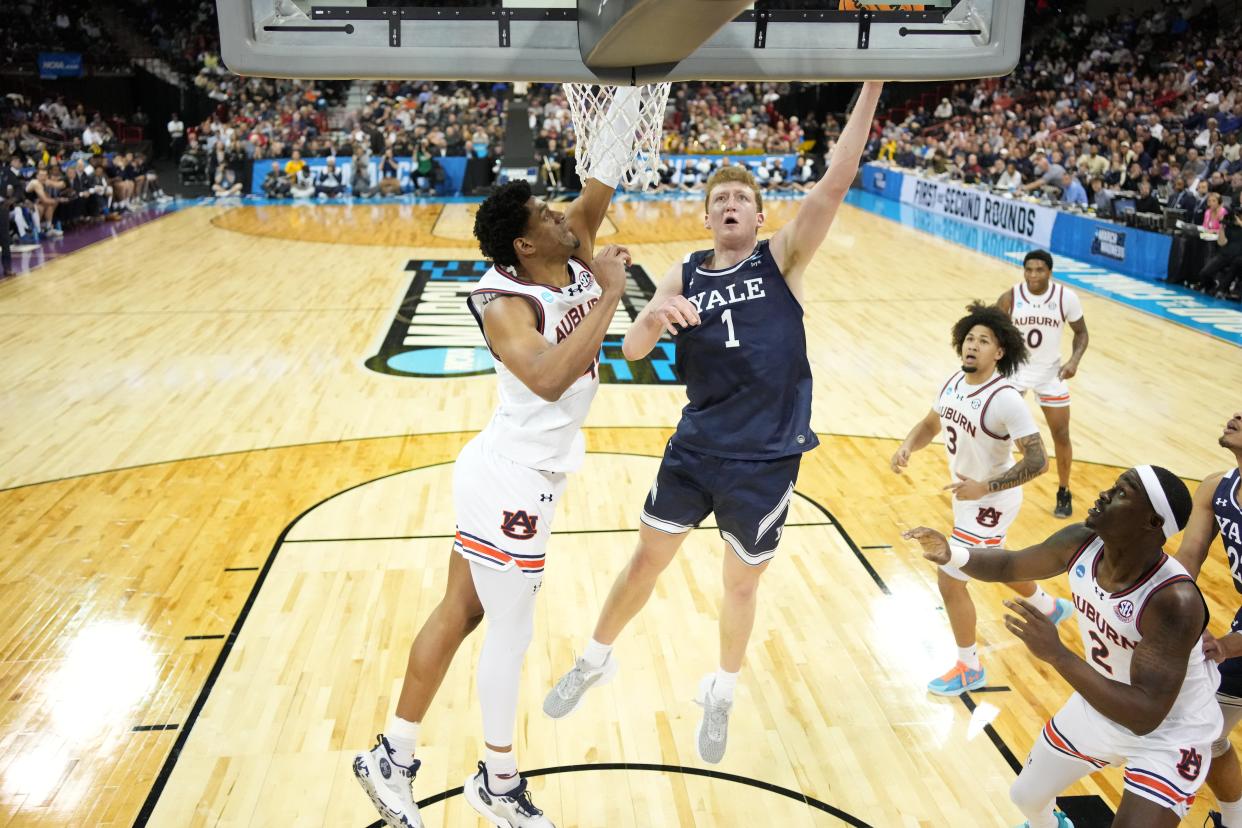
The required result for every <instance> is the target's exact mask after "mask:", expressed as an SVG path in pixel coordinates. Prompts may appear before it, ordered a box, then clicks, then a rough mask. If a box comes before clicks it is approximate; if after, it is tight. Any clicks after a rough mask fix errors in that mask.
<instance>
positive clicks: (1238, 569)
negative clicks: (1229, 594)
mask: <svg viewBox="0 0 1242 828" xmlns="http://www.w3.org/2000/svg"><path fill="white" fill-rule="evenodd" d="M1238 480H1239V474H1238V470H1237V469H1233V470H1232V471H1230V472H1229V474H1227V475H1225V476H1224V477H1222V478H1221V481H1220V483H1218V484H1216V492H1215V494H1213V495H1212V512H1213V513H1214V514H1215V515H1216V525H1217V526H1219V527H1220V539H1221V540H1222V541H1224V543H1225V554H1227V555H1228V556H1229V571H1230V572H1231V573H1233V588H1234V589H1236V590H1237V591H1238V592H1242V506H1239V505H1238V497H1239V495H1242V492H1239V491H1238Z"/></svg>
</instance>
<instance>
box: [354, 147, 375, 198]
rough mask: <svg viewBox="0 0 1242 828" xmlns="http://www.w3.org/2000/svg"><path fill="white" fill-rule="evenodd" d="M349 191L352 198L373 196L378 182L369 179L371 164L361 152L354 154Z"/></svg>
mask: <svg viewBox="0 0 1242 828" xmlns="http://www.w3.org/2000/svg"><path fill="white" fill-rule="evenodd" d="M349 192H350V195H352V196H353V197H354V198H374V197H375V195H376V194H377V193H378V192H379V184H378V183H377V182H375V181H373V180H372V179H371V165H370V164H369V163H368V162H367V159H366V157H365V156H363V155H362V154H361V153H359V154H357V155H355V156H354V160H353V165H352V175H351V176H350V179H349Z"/></svg>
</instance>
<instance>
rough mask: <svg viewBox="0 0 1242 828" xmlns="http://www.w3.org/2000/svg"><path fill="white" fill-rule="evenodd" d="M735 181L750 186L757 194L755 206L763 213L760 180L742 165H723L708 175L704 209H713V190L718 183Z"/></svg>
mask: <svg viewBox="0 0 1242 828" xmlns="http://www.w3.org/2000/svg"><path fill="white" fill-rule="evenodd" d="M734 182H736V183H739V184H745V185H746V186H747V187H750V189H751V192H753V193H754V194H755V207H756V208H757V209H758V211H759V212H760V213H762V212H763V192H762V191H761V190H760V189H759V182H757V181H755V177H754V176H753V175H751V172H750V170H748V169H746V168H745V167H743V166H740V165H734V166H730V167H721V168H720V169H718V170H716V171H715V172H714V173H712V174H711V175H710V176H708V177H707V195H705V196H704V197H703V209H704V211H708V212H710V210H711V203H712V190H713V189H714V188H715V187H716V185H718V184H732V183H734Z"/></svg>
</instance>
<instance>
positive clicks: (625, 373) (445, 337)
mask: <svg viewBox="0 0 1242 828" xmlns="http://www.w3.org/2000/svg"><path fill="white" fill-rule="evenodd" d="M487 268H488V264H487V262H484V261H479V260H472V259H452V260H431V259H413V260H411V261H409V262H407V263H406V266H405V271H404V272H406V273H409V274H410V282H409V287H408V288H406V290H405V294H404V296H403V297H402V299H401V302H400V304H399V305H398V307H397V310H396V312H395V313H394V314H393V319H392V322H391V323H390V324H389V325H388V329H387V331H386V332H385V333H384V334H383V338H382V339H381V340H380V343H379V345H378V346H377V347H376V349H375V353H374V354H372V355H371V356H369V357H368V358H367V359H366V361H365V363H364V364H365V365H366V367H367V368H370V369H371V370H372V371H375V372H377V373H380V374H388V375H390V376H397V377H417V378H421V379H426V378H444V377H472V376H477V375H479V374H491V373H495V364H494V363H493V361H492V354H491V351H490V350H488V347H487V343H486V342H484V341H483V333H482V331H480V330H479V326H478V324H477V323H476V322H475V320H474V316H473V314H471V313H470V310H469V308H468V307H467V305H466V299H467V297H468V296H469V295H470V291H471V290H472V289H473V288H474V286H475V284H476V283H477V282H478V281H479V279H481V278H482V277H483V274H484V273H486V272H487ZM572 290H573V287H572V286H571V287H570V289H569V290H567V291H566V292H567V293H568V292H570V291H572ZM654 293H655V284H654V283H653V282H652V281H651V277H649V276H648V275H647V272H646V271H645V270H644V269H643V268H642V266H640V265H637V264H635V265H632V266H631V267H630V273H629V279H628V280H627V282H626V288H625V296H624V297H623V298H622V300H621V304H619V305H618V306H617V312H616V315H615V316H614V317H613V320H612V323H611V324H610V325H609V326H608V334H607V335H606V336H605V337H604V343H603V347H602V348H601V349H600V359H599V378H600V382H610V383H633V384H643V385H656V384H660V385H663V384H670V385H671V384H677V383H679V380H678V379H677V373H676V370H675V368H674V365H675V361H676V351H675V349H674V345H673V342H672V340H671V339H670V338H668V337H667V335H666V336H665V337H664V338H661V339H660V341H659V342H657V343H656V346H655V348H653V349H652V351H651V353H650V354H648V355H647V356H646V357H645V358H643V359H642V360H639V361H637V362H628V361H627V360H626V359H625V357H624V356H623V355H622V353H621V343H622V341H623V340H624V339H625V332H626V331H627V330H629V327H630V323H631V322H633V321H634V318H635V317H637V316H638V313H639V311H641V310H642V309H643V308H644V307H645V306H646V304H647V302H648V301H650V299H651V297H652V295H653V294H654ZM539 298H540V299H542V300H543V301H544V302H545V303H549V304H550V303H551V302H552V301H554V297H553V295H552V293H551V292H550V291H545V292H544V293H543V294H542V295H541V296H540V297H539Z"/></svg>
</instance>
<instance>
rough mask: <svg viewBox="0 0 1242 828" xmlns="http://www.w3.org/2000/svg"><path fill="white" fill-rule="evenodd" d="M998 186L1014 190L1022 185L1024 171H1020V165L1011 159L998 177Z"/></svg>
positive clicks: (1010, 190) (1002, 188)
mask: <svg viewBox="0 0 1242 828" xmlns="http://www.w3.org/2000/svg"><path fill="white" fill-rule="evenodd" d="M995 184H996V187H997V188H998V189H1001V190H1008V191H1009V192H1013V191H1015V190H1018V189H1021V187H1022V173H1020V172H1018V165H1017V164H1016V163H1014V162H1013V161H1010V162H1009V163H1007V164H1006V165H1005V171H1004V172H1003V173H1001V174H1000V177H998V178H997V179H996V182H995Z"/></svg>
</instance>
